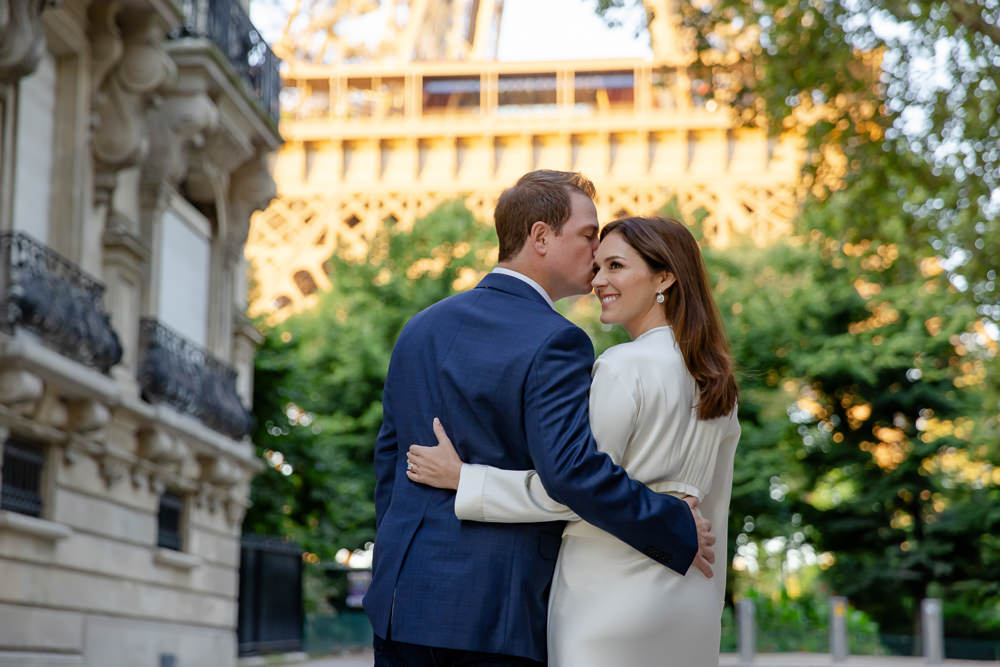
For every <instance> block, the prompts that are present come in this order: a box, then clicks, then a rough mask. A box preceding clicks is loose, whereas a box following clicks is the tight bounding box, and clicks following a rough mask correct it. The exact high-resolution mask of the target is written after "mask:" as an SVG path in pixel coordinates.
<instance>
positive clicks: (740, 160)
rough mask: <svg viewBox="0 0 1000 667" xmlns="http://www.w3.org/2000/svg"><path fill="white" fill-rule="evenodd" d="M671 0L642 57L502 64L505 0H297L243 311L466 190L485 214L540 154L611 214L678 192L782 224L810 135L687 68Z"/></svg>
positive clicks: (309, 281) (654, 207)
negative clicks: (769, 130) (373, 36)
mask: <svg viewBox="0 0 1000 667" xmlns="http://www.w3.org/2000/svg"><path fill="white" fill-rule="evenodd" d="M678 1H679V0H647V2H646V3H645V4H646V8H647V10H648V15H649V16H650V17H651V19H650V21H649V25H648V30H649V36H650V43H651V46H652V57H650V58H627V59H598V60H557V61H556V60H553V61H545V62H503V61H500V60H497V59H496V57H495V55H496V45H497V41H498V35H499V26H500V18H501V13H502V10H503V3H502V0H433V1H432V0H409V1H407V0H392V1H387V0H383V1H382V2H381V3H379V2H375V1H372V0H367V1H366V0H354V1H353V2H337V3H332V2H322V1H320V0H313V1H312V2H309V1H308V0H298V2H297V4H296V5H295V7H294V8H293V10H292V11H291V13H290V15H289V16H288V19H287V23H286V27H285V31H284V34H283V35H282V37H281V38H280V39H279V40H278V41H277V42H276V44H275V46H274V50H275V52H276V53H278V55H279V56H280V57H281V58H282V59H283V60H284V61H285V62H286V63H287V64H288V65H287V70H286V71H285V72H284V83H283V85H284V89H283V93H282V111H281V122H280V131H281V134H282V136H283V137H284V138H285V140H286V143H285V145H284V147H283V148H282V149H281V152H280V153H279V155H278V158H277V161H276V168H275V174H274V176H275V180H276V181H277V185H278V195H279V196H278V198H277V199H276V200H275V201H274V202H272V204H271V205H270V207H269V208H268V209H267V210H265V211H262V212H260V213H258V214H257V215H256V216H255V218H254V220H253V224H252V227H251V230H250V236H249V240H248V243H247V249H246V254H247V257H248V259H249V260H250V261H251V262H252V264H253V267H254V274H255V282H256V285H257V293H256V295H255V297H254V299H253V301H252V303H251V306H250V311H251V314H252V315H260V314H264V315H268V316H270V317H271V319H272V320H277V319H281V318H283V317H285V316H287V315H288V314H291V313H293V312H297V311H299V310H301V309H303V308H308V307H310V306H311V305H312V304H313V303H315V299H316V298H317V297H316V292H317V291H319V290H322V289H323V288H325V287H326V286H327V285H328V281H327V278H326V274H325V271H324V269H323V264H324V262H325V261H326V260H327V259H328V258H329V257H330V256H331V255H332V254H333V253H334V252H338V251H345V250H346V251H350V252H363V248H364V246H365V243H366V240H367V239H370V238H371V236H372V235H373V234H374V233H375V232H376V231H377V229H378V228H379V226H380V225H382V224H383V222H384V221H385V220H387V219H391V220H393V221H394V222H396V223H397V224H401V225H403V226H407V225H410V224H412V223H413V222H414V221H415V220H417V219H419V218H420V217H422V216H424V215H426V214H427V213H428V212H430V211H431V210H433V209H434V208H435V207H436V206H438V205H439V204H441V203H443V202H445V201H449V200H452V199H456V198H463V199H464V201H465V203H466V205H467V206H468V207H469V208H470V210H472V211H473V213H475V215H476V216H477V217H478V218H480V219H481V220H483V221H484V223H486V222H489V221H491V219H492V218H491V216H492V210H493V206H494V203H495V201H496V197H497V196H498V195H499V194H500V192H501V191H502V190H503V189H504V188H506V187H508V186H510V185H511V184H513V182H514V181H515V180H516V179H517V178H518V177H519V176H520V175H521V174H523V173H525V172H527V171H530V170H532V169H540V168H546V169H560V170H576V171H581V172H583V173H584V174H585V175H586V176H587V177H589V178H590V179H592V180H593V181H594V183H595V184H596V186H597V192H598V195H597V210H598V213H599V215H600V217H601V220H602V221H610V220H611V219H613V218H615V217H619V216H623V215H643V214H652V213H655V212H657V211H658V210H660V209H661V208H662V207H663V206H665V205H667V204H668V203H672V204H673V205H674V206H675V207H676V208H677V209H679V210H680V212H681V214H682V215H683V217H684V218H685V221H687V222H692V221H693V220H694V219H695V218H696V216H697V217H702V216H703V220H702V226H703V231H704V234H705V238H706V240H707V241H708V242H709V243H712V244H715V245H719V246H725V245H727V244H731V243H733V242H735V241H736V240H737V239H750V240H752V242H754V243H757V244H767V243H769V242H771V241H772V240H775V239H778V238H781V237H783V236H786V235H788V234H789V233H790V232H791V219H792V216H793V214H794V212H795V206H796V200H797V199H796V196H797V192H798V183H799V181H800V171H801V164H802V152H801V142H800V141H799V139H798V138H797V137H796V136H795V135H793V134H789V135H784V136H781V137H769V136H768V135H767V134H766V132H764V131H763V130H762V129H755V128H744V127H738V126H737V124H736V123H734V121H733V119H732V117H731V114H730V113H729V110H728V109H727V108H726V107H724V106H723V105H721V104H720V103H719V102H718V101H717V100H716V99H715V96H714V95H713V87H714V86H716V85H721V84H720V82H718V81H703V80H700V79H697V78H694V75H693V74H692V72H691V68H690V67H689V66H690V64H691V58H692V55H691V52H692V51H691V49H690V48H689V47H688V46H687V44H688V42H687V38H686V37H685V35H684V33H683V30H682V29H681V27H680V23H679V19H678ZM379 17H381V18H379ZM362 20H366V21H368V23H369V25H370V24H371V23H372V21H375V20H381V21H382V22H383V24H384V25H383V29H382V39H381V40H380V41H379V42H378V43H377V44H375V45H374V46H366V45H364V44H360V45H359V44H354V43H348V42H347V41H345V39H344V38H343V37H342V36H341V35H344V34H347V33H348V32H349V30H347V29H345V26H349V25H350V24H349V22H350V21H362ZM338 28H339V29H338Z"/></svg>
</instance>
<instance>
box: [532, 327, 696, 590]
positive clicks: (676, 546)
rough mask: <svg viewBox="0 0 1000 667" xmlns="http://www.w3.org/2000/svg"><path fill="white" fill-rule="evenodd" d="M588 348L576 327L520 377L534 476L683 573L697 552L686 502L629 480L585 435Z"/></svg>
mask: <svg viewBox="0 0 1000 667" xmlns="http://www.w3.org/2000/svg"><path fill="white" fill-rule="evenodd" d="M593 358H594V353H593V346H592V345H591V343H590V339H589V338H588V337H587V335H586V334H585V333H584V332H583V331H582V330H581V329H578V328H576V327H567V328H564V329H561V330H559V331H557V332H556V333H554V334H553V335H552V336H550V337H549V338H548V339H547V340H546V341H545V343H543V345H542V346H541V348H540V349H539V351H538V353H537V354H536V356H535V359H534V361H533V363H532V366H531V370H530V371H529V372H528V377H527V379H526V382H525V396H524V419H525V432H526V435H527V442H528V448H529V451H530V454H531V459H532V462H533V463H534V465H535V470H536V471H537V473H538V478H539V480H540V481H541V483H542V485H543V486H544V488H545V489H546V490H547V491H548V494H549V496H551V497H552V499H553V500H556V501H558V502H560V503H563V504H565V505H567V506H569V507H570V508H572V509H573V510H574V511H575V512H576V513H577V514H579V515H580V517H581V518H583V519H584V520H586V521H588V522H589V523H591V524H593V525H595V526H597V527H598V528H600V529H602V530H604V531H606V532H608V533H611V534H612V535H614V536H616V537H618V538H619V539H620V540H622V541H623V542H625V543H626V544H629V545H630V546H632V547H633V548H635V549H637V550H639V551H641V552H642V553H644V554H646V555H647V556H649V557H650V558H652V559H653V560H655V561H657V562H659V563H661V564H663V565H666V566H667V567H669V568H671V569H672V570H675V571H677V572H679V573H680V574H684V573H685V572H687V569H688V568H689V567H690V566H691V562H692V561H693V560H694V556H695V554H696V553H697V551H698V538H697V532H696V530H695V526H694V519H693V518H692V516H691V511H690V510H689V509H688V506H687V504H686V503H684V502H682V501H680V500H678V499H677V498H674V497H672V496H669V495H665V494H657V493H654V492H653V491H651V490H650V489H649V488H647V487H646V486H644V485H642V484H639V483H638V482H636V481H635V480H633V479H631V478H630V477H629V476H628V475H627V474H626V473H625V471H624V470H623V469H622V468H621V467H620V466H618V465H616V464H615V463H614V462H613V461H612V460H611V457H609V456H608V455H607V454H605V453H603V452H600V451H599V450H598V449H597V446H596V444H595V442H594V439H593V436H592V435H591V430H590V424H589V416H588V403H589V401H588V392H589V390H590V368H591V365H592V361H593Z"/></svg>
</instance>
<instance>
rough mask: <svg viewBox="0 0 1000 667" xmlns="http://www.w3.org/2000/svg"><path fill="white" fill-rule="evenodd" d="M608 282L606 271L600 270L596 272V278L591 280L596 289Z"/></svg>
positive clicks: (591, 284)
mask: <svg viewBox="0 0 1000 667" xmlns="http://www.w3.org/2000/svg"><path fill="white" fill-rule="evenodd" d="M607 282H608V281H607V280H605V279H604V272H603V271H598V272H597V273H595V274H594V278H593V279H592V280H591V281H590V286H591V287H593V288H594V289H596V288H597V287H599V286H600V285H605V284H607Z"/></svg>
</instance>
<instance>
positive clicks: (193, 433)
mask: <svg viewBox="0 0 1000 667" xmlns="http://www.w3.org/2000/svg"><path fill="white" fill-rule="evenodd" d="M246 5H247V0H0V453H2V458H0V460H2V466H3V467H2V482H0V498H2V499H0V665H4V666H6V665H17V666H22V665H92V666H94V667H97V666H100V667H115V666H121V667H126V666H127V667H140V666H147V665H148V666H150V667H153V666H158V665H169V664H175V665H177V666H178V667H194V666H198V665H200V666H205V667H225V666H227V665H234V664H235V662H236V622H237V621H236V619H237V589H238V561H239V539H240V524H241V521H242V517H243V514H244V511H245V508H246V506H247V499H248V493H249V482H250V479H251V477H252V476H253V474H254V473H255V472H256V471H257V470H258V469H259V467H260V465H261V464H260V463H259V462H258V461H257V460H256V459H255V456H254V450H253V446H252V443H251V442H250V440H249V438H248V434H249V432H250V428H251V418H250V413H249V407H248V406H249V405H250V401H251V398H252V372H253V355H254V348H255V344H256V343H257V342H258V334H257V333H256V332H255V330H254V329H253V328H252V327H251V325H250V322H249V321H248V320H247V318H246V316H245V315H244V311H245V307H246V282H247V281H246V265H245V261H244V258H243V248H244V244H245V242H246V238H247V233H248V229H249V224H250V215H251V214H252V213H253V212H254V211H255V210H257V209H261V208H263V207H265V206H266V205H267V203H268V202H269V201H270V200H271V198H272V197H273V196H274V192H275V186H274V182H273V180H272V179H271V176H270V173H269V170H268V162H267V161H268V156H269V155H270V154H271V153H272V152H273V151H275V150H276V149H277V147H278V146H279V144H280V142H281V138H280V136H279V134H278V131H277V119H278V110H277V103H278V89H279V85H280V84H279V80H278V70H277V65H278V62H277V60H276V59H275V57H274V55H273V54H272V53H271V51H270V49H269V48H268V46H267V44H266V43H264V41H263V40H262V39H261V38H260V36H259V34H258V33H257V32H256V30H255V29H254V28H253V25H252V24H251V23H250V21H249V19H248V18H247V9H248V7H247V6H246Z"/></svg>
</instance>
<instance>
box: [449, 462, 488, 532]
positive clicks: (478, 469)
mask: <svg viewBox="0 0 1000 667" xmlns="http://www.w3.org/2000/svg"><path fill="white" fill-rule="evenodd" d="M487 468H488V466H484V465H479V464H476V463H463V464H462V470H461V472H460V473H459V475H458V490H457V491H456V492H455V516H456V517H458V518H459V519H464V520H466V521H485V520H486V511H485V510H486V508H485V506H484V494H485V492H486V470H487Z"/></svg>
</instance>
